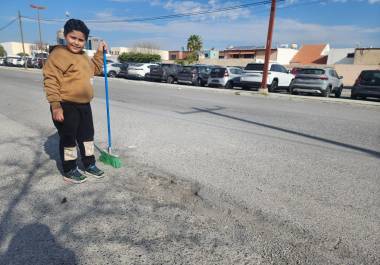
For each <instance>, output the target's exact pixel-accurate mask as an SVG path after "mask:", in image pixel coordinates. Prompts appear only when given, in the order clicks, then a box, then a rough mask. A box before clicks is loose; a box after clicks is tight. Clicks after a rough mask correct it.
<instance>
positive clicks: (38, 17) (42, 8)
mask: <svg viewBox="0 0 380 265" xmlns="http://www.w3.org/2000/svg"><path fill="white" fill-rule="evenodd" d="M30 7H31V8H33V9H37V20H38V33H39V35H40V49H41V51H42V45H43V44H42V34H41V21H40V10H44V9H46V7H44V6H37V5H33V4H32V5H30ZM42 62H43V60H42Z"/></svg>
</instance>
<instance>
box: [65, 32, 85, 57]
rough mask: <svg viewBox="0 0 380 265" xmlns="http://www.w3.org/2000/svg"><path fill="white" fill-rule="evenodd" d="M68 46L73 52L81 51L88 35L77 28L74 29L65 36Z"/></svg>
mask: <svg viewBox="0 0 380 265" xmlns="http://www.w3.org/2000/svg"><path fill="white" fill-rule="evenodd" d="M65 40H66V45H67V48H68V49H69V50H70V51H71V52H73V53H80V52H81V51H82V50H83V47H84V45H85V44H86V36H85V35H84V34H83V33H82V32H80V31H77V30H73V31H71V32H69V33H67V35H66V36H65Z"/></svg>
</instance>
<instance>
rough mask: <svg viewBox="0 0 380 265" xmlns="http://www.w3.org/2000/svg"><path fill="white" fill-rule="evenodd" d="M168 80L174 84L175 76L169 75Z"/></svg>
mask: <svg viewBox="0 0 380 265" xmlns="http://www.w3.org/2000/svg"><path fill="white" fill-rule="evenodd" d="M166 82H167V83H168V84H173V83H174V78H173V77H172V76H171V75H170V76H168V78H167V79H166Z"/></svg>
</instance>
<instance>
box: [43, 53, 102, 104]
mask: <svg viewBox="0 0 380 265" xmlns="http://www.w3.org/2000/svg"><path fill="white" fill-rule="evenodd" d="M102 65H103V55H102V52H99V51H98V52H96V54H95V55H94V57H93V58H92V59H90V58H89V57H88V56H87V55H86V54H85V53H84V52H82V53H78V54H76V53H72V52H70V51H69V50H68V49H67V48H66V46H57V47H56V48H54V50H53V51H52V52H51V53H50V55H49V57H48V60H47V61H46V64H45V66H44V69H43V75H44V87H45V92H46V97H47V100H48V101H49V103H50V105H51V107H52V108H53V109H55V108H60V107H61V104H60V102H61V101H70V102H76V103H88V102H90V101H91V99H92V98H93V96H94V88H93V87H92V82H93V77H94V74H101V73H102Z"/></svg>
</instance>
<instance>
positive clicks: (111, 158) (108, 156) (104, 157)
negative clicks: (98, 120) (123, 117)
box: [95, 49, 121, 168]
mask: <svg viewBox="0 0 380 265" xmlns="http://www.w3.org/2000/svg"><path fill="white" fill-rule="evenodd" d="M103 65H104V71H103V72H104V82H105V88H106V106H107V127H108V150H107V151H105V150H102V149H100V148H99V147H98V146H96V145H95V147H96V149H98V150H99V152H100V157H99V160H100V161H102V162H103V163H104V164H107V165H110V166H112V167H114V168H120V167H121V160H120V158H119V157H118V156H117V155H114V154H112V142H111V121H110V108H109V98H108V78H107V72H108V71H107V56H106V50H105V49H103Z"/></svg>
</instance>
